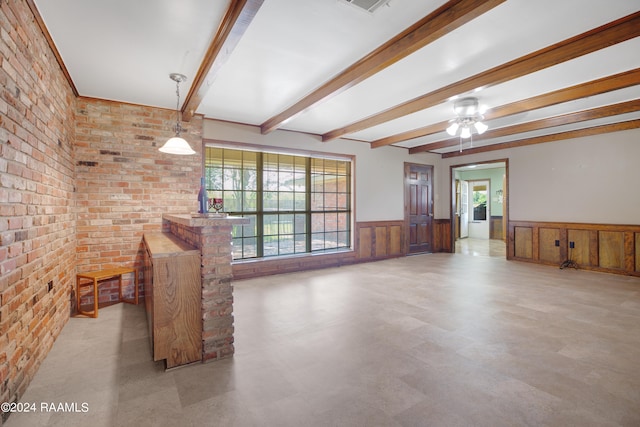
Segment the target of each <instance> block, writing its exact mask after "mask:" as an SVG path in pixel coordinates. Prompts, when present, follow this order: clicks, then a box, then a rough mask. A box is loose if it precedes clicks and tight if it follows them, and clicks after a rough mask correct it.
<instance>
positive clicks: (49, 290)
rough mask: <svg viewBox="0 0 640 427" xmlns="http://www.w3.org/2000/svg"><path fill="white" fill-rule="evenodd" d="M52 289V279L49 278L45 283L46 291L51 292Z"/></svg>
mask: <svg viewBox="0 0 640 427" xmlns="http://www.w3.org/2000/svg"><path fill="white" fill-rule="evenodd" d="M52 289H53V280H49V283H47V292H51V290H52Z"/></svg>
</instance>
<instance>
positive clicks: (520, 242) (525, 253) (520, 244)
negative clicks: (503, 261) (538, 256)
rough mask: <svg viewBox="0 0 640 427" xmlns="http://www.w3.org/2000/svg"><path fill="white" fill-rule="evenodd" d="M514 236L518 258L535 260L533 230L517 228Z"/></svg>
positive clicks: (530, 228)
mask: <svg viewBox="0 0 640 427" xmlns="http://www.w3.org/2000/svg"><path fill="white" fill-rule="evenodd" d="M514 235H515V236H514V237H515V256H516V258H525V259H531V258H533V228H532V227H515V230H514Z"/></svg>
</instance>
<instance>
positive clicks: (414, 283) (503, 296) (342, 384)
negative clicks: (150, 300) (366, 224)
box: [6, 254, 640, 427]
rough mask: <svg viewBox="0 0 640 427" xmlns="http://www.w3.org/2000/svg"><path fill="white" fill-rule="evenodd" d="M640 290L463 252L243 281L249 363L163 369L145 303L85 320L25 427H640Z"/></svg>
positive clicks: (74, 327)
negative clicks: (50, 408) (83, 406)
mask: <svg viewBox="0 0 640 427" xmlns="http://www.w3.org/2000/svg"><path fill="white" fill-rule="evenodd" d="M639 325H640V279H638V278H633V277H625V276H617V275H609V274H602V273H594V272H587V271H581V270H578V271H576V270H573V269H570V270H560V269H558V268H553V267H548V266H540V265H534V264H527V263H519V262H508V261H506V260H505V259H504V258H494V257H485V256H466V255H458V254H456V255H451V254H433V255H417V256H411V257H405V258H399V259H392V260H387V261H381V262H375V263H367V264H360V265H354V266H347V267H341V268H333V269H327V270H321V271H313V272H304V273H294V274H286V275H279V276H269V277H264V278H259V279H251V280H244V281H237V282H235V326H236V336H235V337H236V342H235V345H236V354H235V356H234V357H233V358H232V359H228V360H223V361H219V362H213V363H208V364H197V365H194V366H189V367H184V368H179V369H176V370H173V371H169V372H164V371H163V368H162V364H161V363H159V362H158V363H154V362H152V361H151V355H150V349H149V341H148V336H147V327H146V318H145V313H144V308H143V305H139V306H131V305H128V304H119V305H115V306H111V307H107V308H103V309H101V310H100V316H99V318H98V319H89V318H72V319H70V321H69V323H68V324H67V326H66V327H65V328H64V330H63V331H62V333H61V335H60V337H59V338H58V340H57V342H56V343H55V345H54V347H53V349H52V351H51V353H50V354H49V356H48V357H47V359H46V360H45V361H44V363H43V365H42V367H41V369H40V370H39V372H38V373H37V375H36V377H35V379H34V380H33V382H32V383H31V386H30V387H29V389H28V390H27V392H26V394H25V395H24V397H23V399H22V402H35V403H37V405H40V402H52V403H70V402H76V403H82V402H87V404H88V408H89V411H88V412H87V413H35V414H32V413H22V414H13V415H12V416H11V417H10V418H9V420H8V422H7V424H6V425H7V426H9V427H19V426H29V427H34V426H54V425H55V426H66V427H69V426H84V425H91V426H95V427H97V426H176V425H181V426H187V425H192V426H204V425H216V426H301V425H304V426H365V425H366V426H376V425H378V426H426V425H433V426H451V425H456V426H466V425H474V426H517V425H536V426H545V425H546V426H559V425H580V426H632V425H636V426H637V425H640V370H639V369H638V361H639V360H640V326H639Z"/></svg>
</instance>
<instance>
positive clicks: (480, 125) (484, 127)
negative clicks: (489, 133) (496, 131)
mask: <svg viewBox="0 0 640 427" xmlns="http://www.w3.org/2000/svg"><path fill="white" fill-rule="evenodd" d="M473 126H474V127H475V128H476V131H478V135H482V134H483V133H485V131H486V130H487V129H489V126H487V125H485V124H484V123H482V122H476V124H475V125H473Z"/></svg>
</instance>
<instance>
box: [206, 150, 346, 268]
mask: <svg viewBox="0 0 640 427" xmlns="http://www.w3.org/2000/svg"><path fill="white" fill-rule="evenodd" d="M205 182H206V186H207V193H208V196H209V197H210V198H213V197H217V198H220V197H221V198H222V199H223V204H224V211H225V212H227V213H228V214H229V215H234V216H242V217H245V218H249V219H250V224H249V225H245V226H234V229H233V258H234V259H248V258H260V257H272V256H278V255H292V254H299V253H310V252H322V251H332V250H341V249H348V248H350V247H351V160H348V159H335V158H327V157H307V156H299V155H291V154H279V153H268V152H259V151H248V150H238V149H230V148H221V147H207V148H206V156H205Z"/></svg>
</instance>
